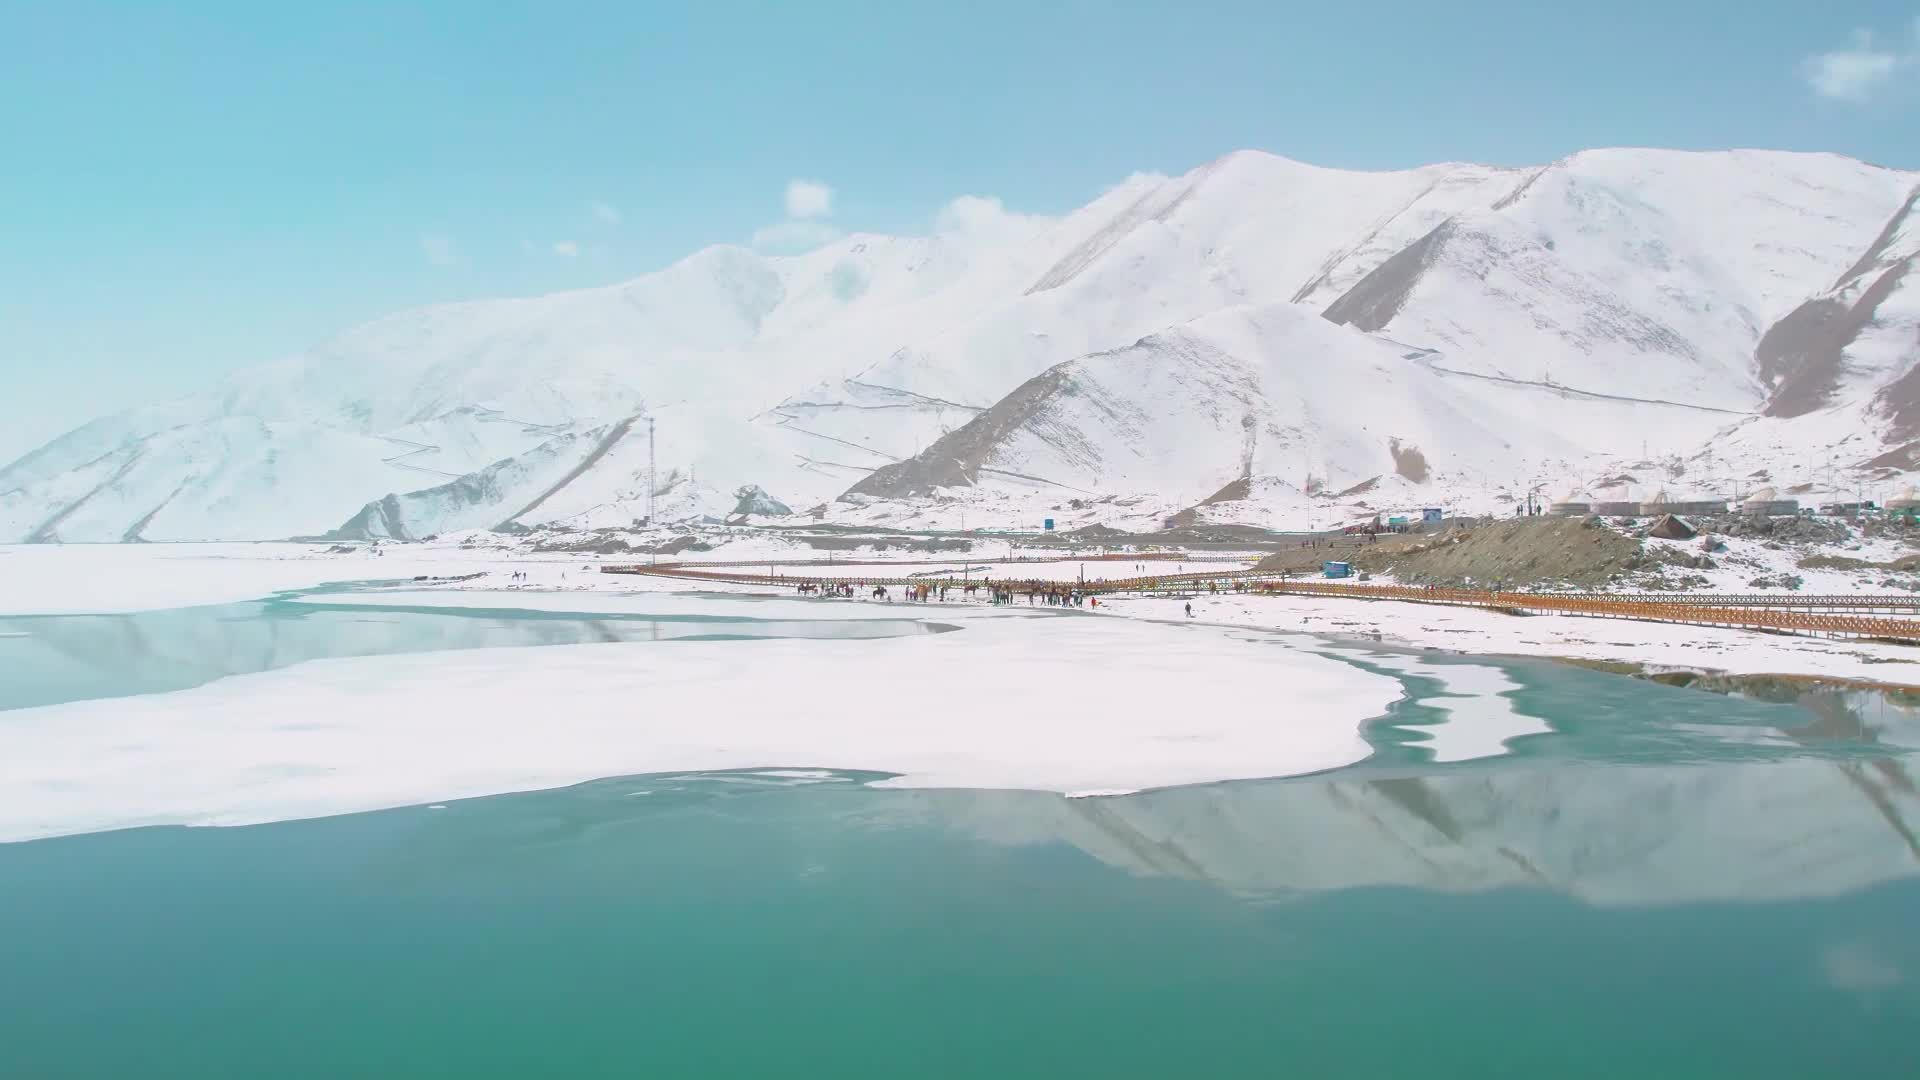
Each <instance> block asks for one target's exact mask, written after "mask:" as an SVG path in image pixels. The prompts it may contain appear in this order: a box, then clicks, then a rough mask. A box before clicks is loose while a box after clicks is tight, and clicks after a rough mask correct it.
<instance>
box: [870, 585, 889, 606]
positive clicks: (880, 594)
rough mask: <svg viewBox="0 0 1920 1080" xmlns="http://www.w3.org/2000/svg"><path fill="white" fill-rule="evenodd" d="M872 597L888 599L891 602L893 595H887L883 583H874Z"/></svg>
mask: <svg viewBox="0 0 1920 1080" xmlns="http://www.w3.org/2000/svg"><path fill="white" fill-rule="evenodd" d="M873 599H875V600H886V601H889V602H891V601H892V600H893V597H891V596H889V595H888V594H887V587H886V586H884V585H875V586H874V587H873Z"/></svg>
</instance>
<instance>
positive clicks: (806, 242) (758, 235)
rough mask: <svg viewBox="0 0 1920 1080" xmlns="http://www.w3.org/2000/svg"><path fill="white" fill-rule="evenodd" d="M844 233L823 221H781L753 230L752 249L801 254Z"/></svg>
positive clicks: (832, 240) (829, 242) (763, 251)
mask: <svg viewBox="0 0 1920 1080" xmlns="http://www.w3.org/2000/svg"><path fill="white" fill-rule="evenodd" d="M844 235H846V234H844V233H842V232H841V231H840V230H839V229H836V228H834V227H833V226H831V225H828V224H826V223H825V222H819V221H783V222H781V223H780V224H778V225H768V226H766V227H765V228H760V229H755V230H754V231H753V249H754V250H755V251H758V252H760V253H761V254H764V255H803V254H805V253H807V252H809V251H813V250H815V249H816V248H820V247H824V246H825V245H827V244H831V243H833V242H834V241H835V240H838V239H840V237H842V236H844Z"/></svg>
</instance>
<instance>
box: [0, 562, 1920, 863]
mask: <svg viewBox="0 0 1920 1080" xmlns="http://www.w3.org/2000/svg"><path fill="white" fill-rule="evenodd" d="M387 551H388V552H390V553H389V554H381V555H374V554H371V553H369V552H366V551H355V552H350V553H343V552H339V551H329V550H328V549H325V548H316V547H313V546H302V545H204V546H203V545H195V546H185V545H183V546H177V547H171V546H159V545H153V546H127V547H95V548H87V547H71V548H58V547H54V548H10V549H0V599H3V600H4V602H3V603H0V615H4V614H27V613H36V612H37V613H43V614H44V613H49V612H52V611H83V612H99V613H104V612H112V611H136V610H146V609H153V608H160V607H169V606H183V605H194V604H213V603H224V602H231V601H236V600H243V599H256V598H260V597H266V596H273V595H279V594H284V593H298V592H299V591H300V590H310V589H312V588H314V587H315V586H318V585H321V584H323V583H356V582H357V583H365V582H373V581H385V582H390V583H391V584H389V585H385V586H368V585H364V584H362V585H360V586H358V587H355V588H352V589H350V590H342V591H324V592H319V593H314V592H305V593H301V594H299V595H294V596H291V597H289V599H291V600H293V601H295V602H298V603H306V604H313V605H338V604H351V605H361V606H400V607H408V608H436V607H438V608H459V609H468V610H490V611H500V610H523V611H530V612H540V613H578V614H583V615H587V616H596V615H598V616H605V615H636V616H644V615H653V616H660V617H685V616H689V615H694V616H697V615H718V616H732V617H746V618H755V619H778V620H783V621H791V622H795V623H796V624H797V623H804V622H807V621H819V620H837V619H869V618H874V617H887V618H921V619H928V620H934V621H939V622H952V623H958V624H959V625H960V626H961V627H962V630H963V632H961V633H954V634H941V635H928V636H915V637H908V638H888V639H881V640H868V641H850V640H829V639H815V638H795V639H775V640H758V641H751V642H745V641H679V642H662V643H649V644H624V643H615V644H589V645H554V646H547V647H542V648H523V649H487V650H469V651H459V652H441V653H432V654H404V655H387V656H365V657H355V658H348V659H329V660H315V661H308V662H305V663H299V664H295V665H293V666H291V667H286V668H281V669H278V670H272V671H264V672H260V673H258V674H251V675H240V676H234V677H229V678H224V679H219V680H218V681H216V682H213V683H210V684H207V685H204V686H200V687H197V688H195V689H191V690H182V691H177V692H171V693H161V694H149V695H143V696H139V697H132V698H116V699H108V700H101V701H85V702H75V703H70V704H65V705H54V706H46V707H40V708H30V709H17V710H12V711H9V712H6V713H4V714H0V718H3V722H0V793H4V794H0V840H21V839H31V838H35V837H43V836H52V835H61V834H66V833H73V832H87V831H95V830H99V829H109V828H121V827H129V826H135V825H143V824H161V823H186V824H240V823H247V822H258V821H269V820H281V819H286V818H296V817H306V816H318V815H326V814H335V813H345V812H351V811H356V810H368V809H376V808H380V807H390V806H400V805H411V804H416V803H423V802H430V801H435V800H445V799H450V798H461V797H467V796H477V795H487V794H499V793H504V792H509V791H518V790H527V789H533V788H541V787H552V786H558V785H564V784H569V783H575V782H580V781H585V780H590V779H596V778H601V777H606V776H617V775H630V774H644V773H659V772H685V771H696V770H716V769H758V768H812V767H818V768H834V769H848V770H865V771H874V772H882V773H891V774H895V776H896V779H894V780H892V781H889V783H891V784H894V785H897V786H924V787H962V788H1021V789H1033V790H1042V791H1054V792H1064V793H1077V794H1095V793H1101V794H1104V793H1115V792H1127V791H1135V790H1141V789H1147V788H1162V787H1170V786H1180V785H1188V784H1196V783H1205V782H1211V781H1219V780H1228V779H1239V778H1253V777H1275V776H1289V775H1298V774H1302V773H1310V772H1317V771H1321V770H1326V769H1332V768H1337V767H1339V766H1342V765H1345V764H1349V763H1352V762H1355V761H1358V760H1361V759H1363V758H1365V757H1366V756H1367V755H1368V753H1369V748H1368V745H1367V743H1366V741H1365V739H1364V738H1363V737H1362V736H1361V734H1360V730H1361V726H1362V724H1363V722H1364V721H1366V720H1368V719H1371V718H1374V717H1378V716H1380V715H1382V714H1383V713H1384V712H1385V711H1386V710H1387V708H1388V706H1389V705H1390V704H1391V703H1392V702H1394V701H1396V700H1398V699H1400V698H1401V697H1402V696H1403V694H1404V692H1405V691H1404V688H1403V684H1402V683H1401V682H1400V681H1399V680H1398V679H1396V678H1393V677H1390V676H1388V675H1384V674H1375V673H1373V672H1370V671H1366V670H1362V669H1360V668H1356V667H1354V666H1352V665H1351V664H1347V663H1343V662H1342V661H1341V659H1339V658H1338V656H1339V654H1340V653H1341V652H1342V651H1343V650H1344V651H1351V650H1352V644H1351V643H1352V642H1353V641H1355V640H1358V641H1362V642H1365V641H1369V640H1377V641H1380V642H1385V643H1391V644H1398V645H1405V646H1410V647H1413V648H1416V649H1428V650H1439V651H1444V652H1448V653H1464V654H1477V655H1487V656H1539V657H1570V658H1577V659H1590V660H1602V661H1609V662H1618V663H1629V664H1641V665H1649V666H1672V667H1686V668H1697V669H1702V670H1709V671H1726V672H1730V673H1740V674H1784V675H1806V676H1815V677H1827V678H1839V679H1848V680H1862V681H1873V682H1880V683H1893V684H1900V685H1916V686H1920V650H1915V649H1909V648H1907V647H1905V646H1898V645H1891V644H1884V643H1875V642H1851V641H1826V640H1819V639H1812V638H1793V637H1783V636H1776V635H1759V634H1750V633H1743V632H1740V631H1733V630H1718V629H1711V628H1702V627H1693V626H1671V625H1664V624H1655V623H1627V622H1620V621H1614V620H1595V619H1581V618H1576V617H1571V616H1533V617H1518V616H1512V615H1506V614H1501V613H1497V612H1490V611H1483V610H1479V609H1472V608H1449V607H1438V606H1430V605H1419V604H1407V603H1396V602H1384V601H1383V602H1357V601H1350V600H1340V599H1329V598H1313V597H1299V596H1284V597H1269V596H1253V595H1234V594H1222V595H1217V596H1216V595H1201V596H1197V597H1194V598H1192V600H1191V601H1190V602H1191V603H1192V605H1193V612H1192V615H1191V616H1189V615H1188V614H1187V613H1186V607H1185V605H1186V604H1187V603H1189V601H1188V600H1185V599H1173V598H1163V597H1140V596H1110V597H1103V598H1102V600H1101V603H1100V604H1099V606H1098V607H1097V608H1093V607H1089V608H1083V609H1074V610H1069V611H1059V610H1049V609H1047V608H1044V607H1041V608H1037V609H1031V610H1030V609H1029V608H1028V607H1027V605H1025V604H1019V605H1016V606H1015V607H1014V608H1012V609H1006V608H995V607H991V606H989V605H987V604H985V603H982V602H979V601H974V602H971V603H963V602H957V601H956V602H954V603H949V604H940V603H930V604H924V605H923V604H912V605H909V604H904V603H885V602H879V601H870V600H866V599H858V600H851V601H848V600H821V599H813V598H801V597H798V596H796V595H794V594H792V593H788V592H786V591H784V590H782V591H779V592H775V591H773V590H769V589H767V588H765V587H754V586H726V585H720V586H712V587H703V588H700V589H688V588H686V587H685V583H682V582H677V581H673V580H670V579H662V578H653V577H645V576H634V575H610V574H602V573H599V572H597V570H595V569H592V568H591V567H593V565H594V564H593V563H590V562H587V561H584V560H582V559H581V558H580V557H579V556H577V555H566V556H556V555H536V554H527V553H521V552H501V551H492V552H482V553H475V552H472V551H463V550H461V549H458V548H453V547H433V546H421V547H411V548H398V547H396V548H388V549H387ZM916 565H920V564H916V563H911V562H907V561H905V560H904V559H902V560H895V561H894V562H891V563H887V564H885V565H884V566H883V567H876V566H872V565H871V564H869V566H868V568H869V569H875V570H884V571H885V572H886V573H887V574H889V575H896V574H899V573H901V572H903V571H905V570H907V569H908V568H910V567H913V566H916ZM1015 565H1018V566H1019V567H1020V570H1019V573H1020V574H1022V575H1023V576H1031V575H1033V574H1034V573H1036V569H1035V568H1036V567H1039V566H1042V565H1045V564H1037V563H1036V564H1015ZM1110 569H1111V570H1112V571H1113V572H1115V573H1124V572H1127V571H1128V570H1129V568H1128V567H1126V566H1124V565H1122V566H1117V567H1111V568H1110ZM1049 572H1050V573H1051V574H1053V575H1055V576H1057V577H1058V578H1059V579H1060V580H1071V578H1072V576H1073V575H1074V574H1076V573H1078V572H1079V566H1078V564H1077V563H1070V562H1066V561H1062V562H1059V563H1056V564H1052V566H1051V567H1050V571H1049ZM468 575H478V576H472V577H469V576H468ZM421 577H424V578H426V579H428V580H414V579H415V578H421ZM1169 624H1177V625H1169ZM1247 630H1261V631H1279V632H1281V633H1280V634H1277V635H1276V634H1266V633H1263V634H1248V633H1246V632H1245V631H1247ZM1287 632H1291V633H1295V634H1300V635H1305V636H1302V637H1298V638H1294V637H1289V636H1288V633H1287ZM1343 639H1344V640H1345V641H1347V642H1348V643H1347V644H1341V641H1342V640H1343ZM506 654H511V656H510V658H508V657H507V655H506ZM1401 659H1402V660H1403V661H1404V663H1388V664H1387V666H1388V667H1389V668H1392V669H1393V670H1395V671H1398V672H1401V673H1403V674H1417V675H1421V676H1423V677H1426V678H1438V679H1440V680H1441V681H1442V684H1443V685H1444V686H1446V687H1447V690H1446V693H1445V694H1443V695H1442V696H1441V697H1440V698H1436V699H1434V701H1433V702H1432V703H1433V704H1434V705H1435V706H1436V707H1439V708H1442V709H1443V710H1444V711H1445V712H1447V713H1448V717H1449V718H1448V720H1447V722H1446V723H1445V724H1443V725H1441V726H1439V727H1438V728H1435V729H1433V732H1434V734H1433V747H1432V749H1433V751H1434V753H1435V755H1436V759H1438V760H1464V759H1468V758H1474V757H1482V756H1486V755H1489V754H1499V753H1503V752H1505V749H1504V748H1505V746H1506V742H1507V740H1509V739H1511V738H1514V737H1517V736H1520V735H1526V734H1531V733H1535V732H1538V731H1540V730H1542V728H1541V727H1540V725H1539V723H1538V722H1537V721H1536V720H1534V719H1532V718H1529V717H1526V716H1523V715H1521V714H1519V713H1518V712H1516V711H1515V710H1513V709H1512V708H1511V707H1509V706H1508V705H1507V702H1506V699H1505V698H1504V697H1503V696H1502V695H1503V694H1504V693H1505V691H1507V690H1510V689H1512V684H1511V682H1510V680H1508V679H1507V678H1506V676H1505V675H1504V674H1503V673H1502V672H1501V671H1499V669H1498V668H1496V667H1494V666H1492V665H1472V664H1467V665H1460V664H1447V665H1443V666H1435V665H1431V664H1426V663H1424V662H1422V661H1421V660H1420V659H1419V658H1417V657H1413V656H1406V657H1402V658H1401ZM1370 662H1371V661H1370ZM1383 662H1384V661H1383ZM1090 673H1097V677H1089V676H1090ZM1277 686H1284V687H1285V688H1286V690H1285V694H1284V696H1283V698H1276V696H1275V687H1277ZM1456 693H1457V695H1458V696H1450V695H1455V694H1456ZM1279 700H1284V702H1285V703H1286V704H1285V707H1284V708H1283V709H1282V711H1281V712H1280V713H1278V714H1277V716H1276V714H1275V713H1274V712H1273V710H1272V709H1249V708H1247V707H1246V705H1247V703H1249V702H1255V701H1262V702H1275V701H1279ZM1423 700H1424V699H1423ZM1276 719H1277V720H1278V722H1276Z"/></svg>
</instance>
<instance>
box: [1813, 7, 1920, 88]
mask: <svg viewBox="0 0 1920 1080" xmlns="http://www.w3.org/2000/svg"><path fill="white" fill-rule="evenodd" d="M1916 62H1920V18H1916V19H1915V20H1914V23H1913V37H1912V40H1911V41H1910V42H1909V43H1908V44H1907V46H1906V50H1905V51H1904V52H1903V51H1900V49H1899V48H1898V47H1897V46H1886V47H1882V46H1880V45H1878V44H1876V43H1875V40H1874V35H1873V31H1871V30H1855V31H1854V32H1853V39H1852V41H1851V42H1850V43H1849V45H1848V47H1847V48H1844V49H1835V50H1834V51H1832V52H1824V53H1820V54H1818V55H1816V56H1810V57H1808V58H1807V59H1806V61H1805V62H1803V63H1802V64H1801V67H1800V70H1801V75H1802V76H1804V77H1805V78H1806V80H1807V85H1808V86H1811V87H1812V88H1813V92H1814V93H1816V94H1818V95H1820V96H1821V97H1823V98H1830V99H1832V100H1834V101H1851V102H1864V101H1868V100H1870V99H1871V98H1872V97H1873V95H1874V94H1875V93H1877V92H1879V91H1880V90H1881V89H1882V88H1883V87H1885V86H1886V85H1887V84H1888V83H1890V82H1892V81H1893V78H1894V76H1895V74H1896V73H1898V72H1899V70H1900V69H1901V68H1905V67H1910V66H1912V65H1914V64H1915V63H1916Z"/></svg>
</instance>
